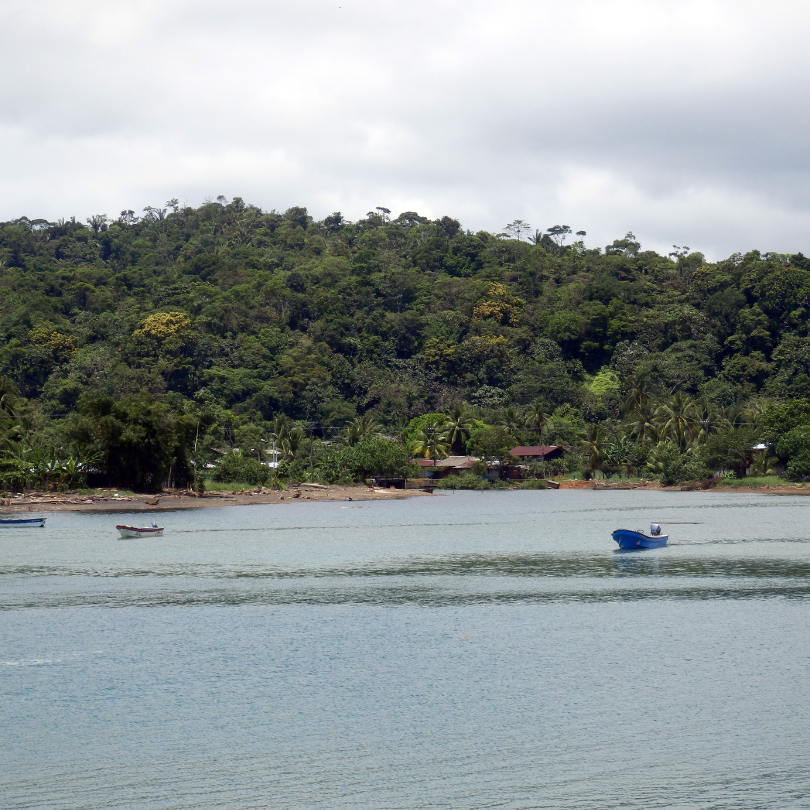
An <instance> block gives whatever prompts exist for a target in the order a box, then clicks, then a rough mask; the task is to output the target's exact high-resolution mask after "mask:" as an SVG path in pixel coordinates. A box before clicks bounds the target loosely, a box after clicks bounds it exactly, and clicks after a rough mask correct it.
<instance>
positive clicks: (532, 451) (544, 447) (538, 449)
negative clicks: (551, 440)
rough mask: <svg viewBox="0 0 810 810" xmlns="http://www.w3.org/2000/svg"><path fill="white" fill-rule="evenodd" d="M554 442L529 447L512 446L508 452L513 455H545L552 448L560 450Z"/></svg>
mask: <svg viewBox="0 0 810 810" xmlns="http://www.w3.org/2000/svg"><path fill="white" fill-rule="evenodd" d="M561 449H562V448H561V447H559V446H557V445H556V444H540V445H534V446H529V447H513V448H512V449H511V450H510V451H509V452H510V453H511V454H512V455H513V456H518V457H520V456H547V455H548V454H549V453H551V452H552V451H553V450H561Z"/></svg>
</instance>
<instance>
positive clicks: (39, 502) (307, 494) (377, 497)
mask: <svg viewBox="0 0 810 810" xmlns="http://www.w3.org/2000/svg"><path fill="white" fill-rule="evenodd" d="M429 495H430V493H427V492H422V491H421V490H402V489H392V490H387V489H372V488H370V487H366V486H358V487H351V486H339V485H335V486H323V485H312V484H300V485H299V486H297V487H290V488H289V489H287V490H284V491H279V490H269V489H263V488H259V489H256V490H246V491H242V492H217V491H211V492H206V493H205V494H204V495H196V494H194V493H191V492H167V493H163V494H160V495H116V494H115V491H114V490H110V492H109V493H106V492H104V493H100V494H93V495H80V494H77V493H45V492H36V493H30V494H29V495H24V496H22V497H14V496H12V497H10V498H2V499H0V512H7V513H15V512H174V511H177V510H182V509H206V508H209V507H214V506H251V505H253V504H287V503H301V502H303V501H390V500H397V499H403V498H413V497H423V496H429Z"/></svg>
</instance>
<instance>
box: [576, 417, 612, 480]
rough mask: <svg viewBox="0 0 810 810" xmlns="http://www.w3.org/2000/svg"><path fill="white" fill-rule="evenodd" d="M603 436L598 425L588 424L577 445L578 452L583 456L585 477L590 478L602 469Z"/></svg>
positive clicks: (603, 453) (603, 456)
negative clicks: (580, 451)
mask: <svg viewBox="0 0 810 810" xmlns="http://www.w3.org/2000/svg"><path fill="white" fill-rule="evenodd" d="M604 441H605V435H604V433H603V431H602V428H601V426H600V425H594V424H590V425H588V426H587V427H586V428H585V431H584V432H583V434H582V439H581V441H580V443H579V447H580V450H582V452H583V454H584V455H585V461H586V463H587V465H588V466H587V468H586V470H585V476H586V477H587V478H590V477H591V476H592V475H593V473H595V472H596V471H597V470H601V469H602V465H603V463H604V460H605V451H606V447H605V444H604Z"/></svg>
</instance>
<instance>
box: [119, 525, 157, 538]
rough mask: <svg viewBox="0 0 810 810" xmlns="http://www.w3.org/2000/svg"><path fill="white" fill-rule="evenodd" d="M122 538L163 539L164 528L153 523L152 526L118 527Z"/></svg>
mask: <svg viewBox="0 0 810 810" xmlns="http://www.w3.org/2000/svg"><path fill="white" fill-rule="evenodd" d="M115 528H116V529H118V532H119V534H120V535H121V537H163V526H158V525H157V523H153V524H152V525H151V526H146V527H143V528H142V527H140V526H116V527H115Z"/></svg>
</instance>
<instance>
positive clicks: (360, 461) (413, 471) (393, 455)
mask: <svg viewBox="0 0 810 810" xmlns="http://www.w3.org/2000/svg"><path fill="white" fill-rule="evenodd" d="M338 464H339V466H340V467H342V468H343V470H344V471H345V473H346V474H347V475H348V477H349V478H350V479H351V480H354V481H362V480H363V479H365V478H369V477H372V476H374V477H376V476H396V477H398V478H409V477H414V476H416V475H418V474H419V468H418V467H417V466H416V464H414V463H413V462H412V461H411V459H410V455H409V453H408V450H407V448H405V447H403V446H402V445H401V444H399V443H398V442H394V441H391V440H390V439H380V438H377V437H373V438H368V439H364V440H363V441H361V442H359V443H358V444H356V445H354V446H352V447H346V448H344V449H343V450H341V451H340V454H339V457H338Z"/></svg>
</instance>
